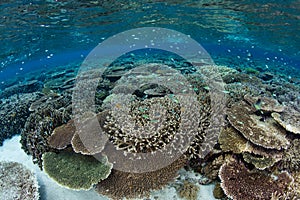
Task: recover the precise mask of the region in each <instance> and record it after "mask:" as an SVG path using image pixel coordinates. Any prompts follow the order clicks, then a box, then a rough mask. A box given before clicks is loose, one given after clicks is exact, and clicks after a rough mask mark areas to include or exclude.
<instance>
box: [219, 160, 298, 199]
mask: <svg viewBox="0 0 300 200" xmlns="http://www.w3.org/2000/svg"><path fill="white" fill-rule="evenodd" d="M219 177H220V179H221V187H222V189H223V190H224V192H225V194H226V195H227V196H228V197H230V198H232V199H235V200H253V199H265V200H267V199H271V198H272V196H273V195H274V194H278V195H282V194H284V193H285V192H286V191H287V189H288V186H289V185H290V184H291V183H292V182H293V178H292V176H291V175H290V174H288V173H287V172H282V173H279V174H268V173H265V172H260V171H256V170H255V169H254V170H252V171H250V170H249V169H247V168H246V167H245V166H244V164H243V163H241V162H239V161H238V160H231V161H229V162H226V163H224V164H223V165H222V167H221V169H220V172H219Z"/></svg>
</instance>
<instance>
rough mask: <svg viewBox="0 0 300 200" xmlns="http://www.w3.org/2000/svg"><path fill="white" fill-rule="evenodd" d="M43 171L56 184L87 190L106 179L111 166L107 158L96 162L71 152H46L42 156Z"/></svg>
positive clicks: (91, 158) (92, 158)
mask: <svg viewBox="0 0 300 200" xmlns="http://www.w3.org/2000/svg"><path fill="white" fill-rule="evenodd" d="M43 166H44V171H45V172H46V173H47V174H48V175H49V176H50V177H51V178H52V179H54V180H55V181H56V182H57V183H59V184H60V185H63V186H64V187H67V188H70V189H75V190H89V189H91V187H92V186H93V185H94V184H97V183H98V182H100V181H101V180H103V179H106V178H107V177H108V175H109V174H110V172H111V169H112V164H111V163H108V161H107V158H106V157H103V159H102V160H100V161H99V160H97V159H95V158H94V157H92V156H84V155H81V154H76V153H73V152H67V151H65V152H60V153H54V152H46V153H44V155H43Z"/></svg>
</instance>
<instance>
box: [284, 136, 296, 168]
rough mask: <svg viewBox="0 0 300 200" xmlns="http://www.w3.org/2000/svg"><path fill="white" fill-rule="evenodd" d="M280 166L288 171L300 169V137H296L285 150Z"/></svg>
mask: <svg viewBox="0 0 300 200" xmlns="http://www.w3.org/2000/svg"><path fill="white" fill-rule="evenodd" d="M280 168H281V169H286V170H288V171H299V170H300V139H294V140H293V141H292V144H291V146H290V147H289V148H288V149H287V150H286V151H285V152H284V155H283V159H282V161H281V163H280Z"/></svg>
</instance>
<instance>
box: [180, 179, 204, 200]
mask: <svg viewBox="0 0 300 200" xmlns="http://www.w3.org/2000/svg"><path fill="white" fill-rule="evenodd" d="M199 189H200V188H199V187H198V186H197V185H195V184H193V183H190V182H188V181H184V183H183V185H182V187H181V188H180V190H179V196H180V197H181V198H184V199H186V200H197V197H198V192H199Z"/></svg>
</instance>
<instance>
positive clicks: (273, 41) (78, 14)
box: [0, 0, 300, 82]
mask: <svg viewBox="0 0 300 200" xmlns="http://www.w3.org/2000/svg"><path fill="white" fill-rule="evenodd" d="M299 5H300V4H299V2H298V1H292V0H290V1H285V2H284V3H281V1H249V0H248V1H217V0H215V1H201V2H199V1H184V3H183V2H181V3H179V2H178V1H155V2H152V1H146V0H143V1H128V2H126V3H124V2H121V1H104V2H102V1H90V2H84V1H75V0H73V1H59V0H47V1H37V0H35V1H12V0H10V1H2V2H1V3H0V10H1V12H0V31H1V35H0V70H1V71H0V72H1V73H0V80H1V82H3V81H5V79H7V78H10V77H12V76H15V75H19V74H25V73H26V72H29V71H32V70H35V69H41V68H53V67H55V66H57V65H60V64H64V63H66V62H68V61H74V60H78V61H79V62H80V61H82V60H83V58H84V57H85V56H86V55H87V54H88V52H89V51H91V50H92V49H93V48H94V47H95V46H96V45H97V44H99V43H100V42H102V41H103V40H105V39H106V38H108V37H111V36H113V35H114V34H117V33H120V32H122V31H125V30H129V29H132V28H138V27H145V26H157V27H164V28H169V29H174V30H176V31H180V32H182V33H184V34H187V35H190V36H191V37H192V38H193V39H195V40H197V41H198V42H199V43H200V44H202V45H203V47H204V48H205V49H206V50H207V51H208V53H209V54H210V55H211V56H212V57H213V58H214V57H216V56H228V57H229V56H239V57H241V58H247V54H249V52H250V53H251V58H250V59H262V60H265V59H268V60H266V62H267V61H270V60H271V61H272V60H274V62H277V61H278V62H280V63H281V64H284V63H285V65H286V66H287V67H288V66H294V67H299V62H300V61H299V60H300V59H299V54H300V53H299V45H300V36H299V34H298V33H299V31H300V25H299V11H300V6H299ZM229 51H230V52H229ZM275 57H276V58H275ZM224 64H226V63H224ZM227 65H228V63H227Z"/></svg>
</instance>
